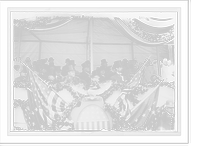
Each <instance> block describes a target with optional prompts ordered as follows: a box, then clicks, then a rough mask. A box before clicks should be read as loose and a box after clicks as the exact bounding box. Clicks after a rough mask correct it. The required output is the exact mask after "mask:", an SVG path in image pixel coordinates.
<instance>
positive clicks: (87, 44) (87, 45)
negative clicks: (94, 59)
mask: <svg viewBox="0 0 200 155" xmlns="http://www.w3.org/2000/svg"><path fill="white" fill-rule="evenodd" d="M90 23H91V20H90V18H89V19H88V30H87V40H86V60H89V53H90V44H89V42H90Z"/></svg>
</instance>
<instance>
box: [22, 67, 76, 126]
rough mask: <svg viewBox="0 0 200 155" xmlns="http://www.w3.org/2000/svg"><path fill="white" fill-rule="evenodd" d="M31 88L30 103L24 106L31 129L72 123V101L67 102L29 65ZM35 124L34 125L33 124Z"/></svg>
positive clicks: (29, 92)
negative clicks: (69, 118) (70, 115)
mask: <svg viewBox="0 0 200 155" xmlns="http://www.w3.org/2000/svg"><path fill="white" fill-rule="evenodd" d="M25 66H26V65H25ZM26 67H27V68H28V70H29V80H30V90H29V91H28V94H29V103H28V105H27V106H26V107H24V109H23V108H22V109H23V111H24V116H25V119H26V122H27V123H28V124H30V125H32V126H30V129H38V130H39V129H47V128H49V127H50V128H55V129H56V128H60V127H63V126H65V125H68V123H70V120H68V115H69V111H70V108H71V106H74V105H72V104H73V102H72V103H67V102H65V101H64V100H63V99H62V98H61V97H60V96H59V94H58V93H57V92H55V91H54V90H53V89H52V88H51V87H50V86H49V85H48V84H47V83H45V82H44V81H43V80H42V79H41V78H40V77H39V76H38V75H37V74H36V73H34V71H32V70H31V69H30V68H29V67H28V66H26ZM33 125H34V126H33Z"/></svg>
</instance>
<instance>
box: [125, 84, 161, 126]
mask: <svg viewBox="0 0 200 155" xmlns="http://www.w3.org/2000/svg"><path fill="white" fill-rule="evenodd" d="M159 86H160V84H158V85H157V86H156V87H155V88H153V90H151V91H150V92H149V93H148V94H147V96H146V97H144V98H143V99H142V100H141V101H140V102H139V103H138V104H137V105H136V106H134V107H133V108H132V109H131V110H130V115H129V116H127V117H126V121H127V122H128V123H129V124H131V126H132V127H134V128H137V129H138V128H144V127H146V126H149V125H148V123H150V121H148V120H150V119H151V117H152V116H153V115H155V110H156V106H157V101H158V95H159Z"/></svg>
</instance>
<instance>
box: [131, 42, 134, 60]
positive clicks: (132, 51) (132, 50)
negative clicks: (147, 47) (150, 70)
mask: <svg viewBox="0 0 200 155" xmlns="http://www.w3.org/2000/svg"><path fill="white" fill-rule="evenodd" d="M131 54H132V60H134V44H133V42H132V43H131Z"/></svg>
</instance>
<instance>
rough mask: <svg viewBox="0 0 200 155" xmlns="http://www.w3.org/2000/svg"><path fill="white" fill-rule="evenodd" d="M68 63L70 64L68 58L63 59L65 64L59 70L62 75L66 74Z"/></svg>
mask: <svg viewBox="0 0 200 155" xmlns="http://www.w3.org/2000/svg"><path fill="white" fill-rule="evenodd" d="M69 64H70V59H68V58H67V59H66V60H65V66H63V67H62V71H61V74H62V76H66V75H67V73H68V69H69Z"/></svg>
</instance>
